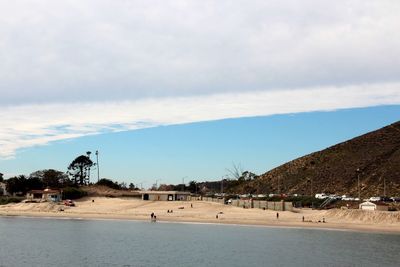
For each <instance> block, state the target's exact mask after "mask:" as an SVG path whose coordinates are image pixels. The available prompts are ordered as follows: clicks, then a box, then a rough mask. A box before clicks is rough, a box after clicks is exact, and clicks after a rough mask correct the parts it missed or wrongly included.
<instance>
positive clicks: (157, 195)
mask: <svg viewBox="0 0 400 267" xmlns="http://www.w3.org/2000/svg"><path fill="white" fill-rule="evenodd" d="M140 193H141V195H142V200H150V201H188V200H191V198H190V192H183V191H140Z"/></svg>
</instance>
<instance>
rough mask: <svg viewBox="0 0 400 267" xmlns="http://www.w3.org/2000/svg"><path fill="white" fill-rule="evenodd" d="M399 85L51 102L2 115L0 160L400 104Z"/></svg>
mask: <svg viewBox="0 0 400 267" xmlns="http://www.w3.org/2000/svg"><path fill="white" fill-rule="evenodd" d="M399 88H400V83H387V84H378V85H354V86H345V87H322V88H307V89H297V90H286V91H273V92H247V93H228V94H227V93H224V94H215V95H206V96H191V97H173V98H172V97H169V98H153V99H141V100H137V101H131V100H128V101H123V102H92V103H69V104H68V103H52V104H44V105H22V106H14V107H6V108H4V109H1V110H0V117H1V118H2V127H1V128H0V157H3V158H7V157H13V156H14V155H15V153H16V151H17V150H18V149H21V148H28V147H32V146H37V145H45V144H48V143H50V142H53V141H57V140H64V139H69V138H76V137H80V136H85V135H93V134H100V133H105V132H115V131H123V130H133V129H141V128H147V127H154V126H159V125H171V124H182V123H189V122H199V121H208V120H218V119H226V118H238V117H246V116H263V115H272V114H286V113H297V112H307V111H325V110H334V109H343V108H353V107H367V106H375V105H392V104H400V90H399Z"/></svg>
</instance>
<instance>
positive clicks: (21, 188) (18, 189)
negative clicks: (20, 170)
mask: <svg viewBox="0 0 400 267" xmlns="http://www.w3.org/2000/svg"><path fill="white" fill-rule="evenodd" d="M7 191H8V192H9V193H10V194H14V193H22V194H25V193H26V192H27V191H28V187H27V179H26V176H25V175H20V176H14V177H11V178H10V179H8V180H7Z"/></svg>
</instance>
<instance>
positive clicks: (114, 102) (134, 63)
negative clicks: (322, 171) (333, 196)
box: [0, 0, 400, 157]
mask: <svg viewBox="0 0 400 267" xmlns="http://www.w3.org/2000/svg"><path fill="white" fill-rule="evenodd" d="M398 14H400V1H390V0H380V1H374V0H349V1H339V2H338V1H328V0H303V1H298V0H288V1H278V0H268V1H267V0H251V1H248V0H246V1H245V0H238V1H228V0H219V1H214V0H203V1H195V0H193V1H191V0H185V1H180V0H174V1H173V0H170V1H165V0H148V1H141V0H131V1H123V0H87V1H81V0H64V1H53V0H19V1H1V2H0V25H1V26H0V59H1V60H0V105H1V106H2V108H1V109H0V118H1V123H2V125H1V126H2V127H1V128H0V156H1V157H13V156H14V155H15V152H16V151H17V150H18V149H21V148H27V147H31V146H35V145H43V144H47V143H49V142H53V141H56V140H62V139H66V138H76V137H79V136H84V135H90V134H99V133H102V132H113V131H121V130H130V129H139V128H144V127H152V126H157V125H170V124H176V123H187V122H195V121H204V120H216V119H223V118H234V117H243V116H258V115H270V114H279V113H291V112H302V111H314V110H329V109H339V108H350V107H364V106H372V105H384V104H399V84H400V35H399V34H398V29H400V19H399V15H398Z"/></svg>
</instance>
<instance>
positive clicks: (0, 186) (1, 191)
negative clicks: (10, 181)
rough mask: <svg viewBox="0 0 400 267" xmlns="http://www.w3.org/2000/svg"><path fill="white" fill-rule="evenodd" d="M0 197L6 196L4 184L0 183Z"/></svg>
mask: <svg viewBox="0 0 400 267" xmlns="http://www.w3.org/2000/svg"><path fill="white" fill-rule="evenodd" d="M0 196H8V192H7V185H6V183H2V182H0Z"/></svg>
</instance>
